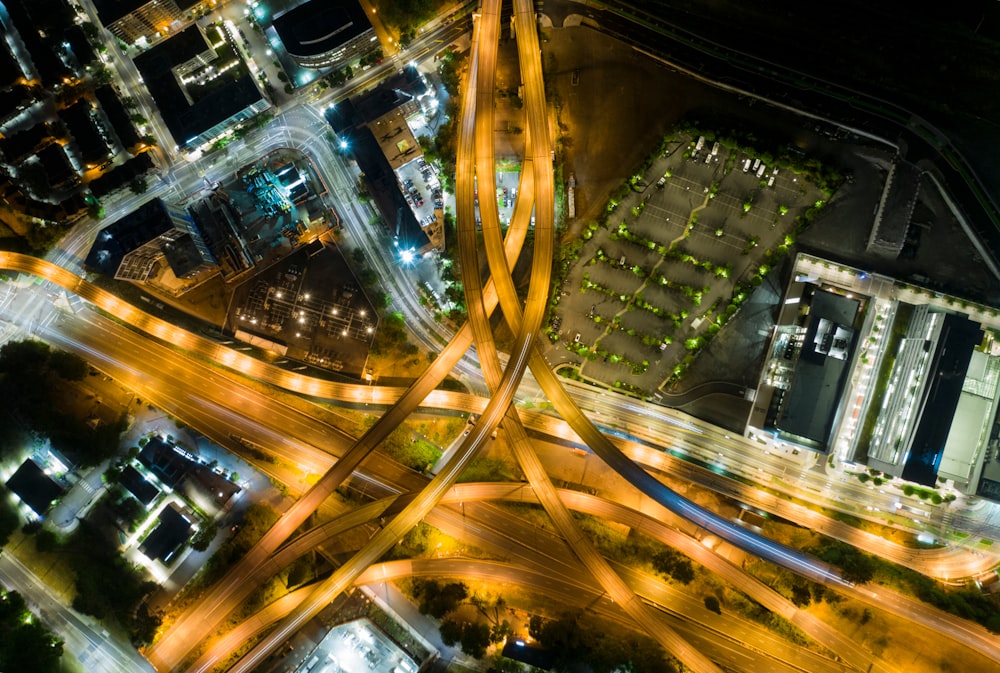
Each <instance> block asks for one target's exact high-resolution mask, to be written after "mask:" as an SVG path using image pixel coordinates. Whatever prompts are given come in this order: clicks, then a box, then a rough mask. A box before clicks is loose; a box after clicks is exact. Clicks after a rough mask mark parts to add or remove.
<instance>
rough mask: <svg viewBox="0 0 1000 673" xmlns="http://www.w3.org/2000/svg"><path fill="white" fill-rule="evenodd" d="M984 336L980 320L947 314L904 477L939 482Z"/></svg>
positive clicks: (915, 480)
mask: <svg viewBox="0 0 1000 673" xmlns="http://www.w3.org/2000/svg"><path fill="white" fill-rule="evenodd" d="M982 338H983V333H982V330H981V329H980V327H979V324H978V323H975V322H973V321H971V320H969V319H968V318H967V317H965V316H963V315H956V314H948V315H946V316H945V318H944V327H943V329H942V331H941V337H940V339H939V340H938V345H937V349H936V351H935V354H934V363H933V364H932V365H931V369H930V372H931V376H932V379H931V382H930V384H929V386H928V388H929V390H928V394H927V397H926V401H925V402H924V405H923V409H921V413H920V420H919V421H918V423H917V428H916V432H915V433H914V436H913V443H912V445H911V447H910V452H909V455H908V456H907V457H906V463H905V465H904V467H903V474H902V477H903V479H906V480H907V481H913V482H916V483H918V484H924V485H925V486H935V485H936V483H937V472H938V466H939V465H940V462H941V456H942V454H943V453H944V447H945V442H946V441H947V439H948V432H949V430H950V429H951V426H952V420H953V419H954V418H955V410H956V409H957V408H958V401H959V397H960V396H961V394H962V386H963V384H964V383H965V375H966V372H967V371H968V369H969V361H970V360H971V359H972V352H973V348H975V347H976V346H977V345H978V344H979V343H980V342H981V341H982Z"/></svg>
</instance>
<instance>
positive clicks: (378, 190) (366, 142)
mask: <svg viewBox="0 0 1000 673" xmlns="http://www.w3.org/2000/svg"><path fill="white" fill-rule="evenodd" d="M343 137H346V138H348V142H349V143H350V146H351V150H352V152H353V154H354V158H355V160H356V161H357V162H358V168H360V169H361V172H362V173H364V175H365V181H366V182H367V184H368V188H369V190H370V191H371V194H372V199H374V201H375V203H376V205H377V206H378V208H379V211H380V212H381V213H382V217H383V218H385V225H386V227H387V228H388V229H389V235H390V236H392V237H393V239H394V241H395V242H396V244H397V245H398V246H399V249H400V250H408V249H410V248H412V249H414V250H420V249H421V248H423V247H424V246H426V245H427V244H428V243H429V242H430V239H429V238H428V237H427V234H426V232H424V230H423V228H422V227H421V226H420V223H419V222H417V218H416V216H415V215H414V214H413V210H412V209H411V208H410V206H409V204H408V203H407V202H406V197H405V196H403V193H402V192H401V191H399V182H398V181H397V180H396V174H395V173H394V172H393V170H392V166H390V165H389V160H388V159H386V157H385V154H383V153H382V148H381V147H379V144H378V141H377V140H376V139H375V136H374V135H372V132H371V131H370V130H369V129H368V127H367V126H363V127H361V128H358V129H355V130H354V131H353V132H351V133H350V134H349V135H346V134H345V136H343Z"/></svg>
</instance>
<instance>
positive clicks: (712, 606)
mask: <svg viewBox="0 0 1000 673" xmlns="http://www.w3.org/2000/svg"><path fill="white" fill-rule="evenodd" d="M705 609H706V610H710V611H711V612H714V613H715V614H717V615H721V614H722V607H721V606H720V605H719V599H718V598H716V597H715V596H705Z"/></svg>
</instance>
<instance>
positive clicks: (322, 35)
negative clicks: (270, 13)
mask: <svg viewBox="0 0 1000 673" xmlns="http://www.w3.org/2000/svg"><path fill="white" fill-rule="evenodd" d="M272 25H273V26H274V30H275V32H276V33H277V34H278V37H279V38H281V42H282V44H284V45H285V49H286V50H287V51H288V53H289V54H293V55H295V56H318V55H320V54H325V53H327V52H330V51H333V50H335V49H337V48H338V47H340V46H341V45H343V44H345V43H347V42H349V41H350V40H352V39H354V38H355V37H357V36H358V35H361V34H362V33H364V32H365V31H367V30H371V29H372V24H371V21H369V20H368V17H367V16H366V15H365V10H364V9H363V8H362V7H361V5H360V3H358V1H357V0H308V1H307V2H304V3H302V4H301V5H299V6H298V7H296V8H294V9H290V10H288V11H287V12H284V13H283V14H279V15H278V16H276V17H274V20H273V21H272Z"/></svg>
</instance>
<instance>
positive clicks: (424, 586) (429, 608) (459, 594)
mask: <svg viewBox="0 0 1000 673" xmlns="http://www.w3.org/2000/svg"><path fill="white" fill-rule="evenodd" d="M415 593H416V594H417V596H418V598H419V599H420V611H421V612H422V613H424V614H425V615H430V616H432V617H434V618H435V619H441V618H442V617H444V616H445V615H446V614H448V613H449V612H451V611H452V610H454V609H455V608H457V607H458V604H459V603H461V602H462V601H463V600H465V598H466V597H467V596H468V595H469V590H468V589H467V588H466V586H465V585H464V584H462V583H461V582H449V583H448V584H444V585H442V584H441V583H440V582H438V581H436V580H427V581H426V582H422V583H421V584H419V585H417V586H416V587H415Z"/></svg>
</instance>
